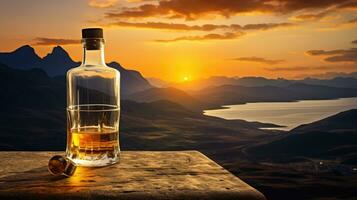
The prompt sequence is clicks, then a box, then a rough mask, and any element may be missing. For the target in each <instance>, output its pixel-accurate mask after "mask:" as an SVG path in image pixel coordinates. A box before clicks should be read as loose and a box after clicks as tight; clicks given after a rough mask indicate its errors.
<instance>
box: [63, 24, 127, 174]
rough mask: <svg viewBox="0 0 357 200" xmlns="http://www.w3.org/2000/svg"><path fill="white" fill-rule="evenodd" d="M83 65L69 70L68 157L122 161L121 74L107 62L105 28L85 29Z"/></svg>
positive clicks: (90, 162) (94, 163)
mask: <svg viewBox="0 0 357 200" xmlns="http://www.w3.org/2000/svg"><path fill="white" fill-rule="evenodd" d="M82 43H83V48H84V54H83V62H82V64H81V66H79V67H76V68H73V69H71V70H69V71H68V72H67V149H66V156H67V157H68V158H69V159H70V160H72V161H73V162H74V163H75V164H76V165H78V166H87V167H100V166H106V165H110V164H114V163H116V162H118V161H119V155H120V147H119V116H120V73H119V71H117V70H116V69H114V68H111V67H108V66H107V65H106V64H105V61H104V39H103V30H102V29H100V28H89V29H83V30H82Z"/></svg>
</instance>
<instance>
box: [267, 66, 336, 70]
mask: <svg viewBox="0 0 357 200" xmlns="http://www.w3.org/2000/svg"><path fill="white" fill-rule="evenodd" d="M327 69H331V67H327V66H318V67H307V66H294V67H275V68H265V70H268V71H304V70H327Z"/></svg>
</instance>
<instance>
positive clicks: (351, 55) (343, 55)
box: [306, 48, 357, 63]
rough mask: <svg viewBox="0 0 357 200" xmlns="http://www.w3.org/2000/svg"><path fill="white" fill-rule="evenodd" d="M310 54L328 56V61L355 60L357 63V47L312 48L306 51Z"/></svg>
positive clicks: (326, 59)
mask: <svg viewBox="0 0 357 200" xmlns="http://www.w3.org/2000/svg"><path fill="white" fill-rule="evenodd" d="M306 54H307V55H310V56H326V58H325V59H324V60H325V61H327V62H354V63H357V48H351V49H337V50H329V51H326V50H310V51H307V52H306Z"/></svg>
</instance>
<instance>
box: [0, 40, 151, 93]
mask: <svg viewBox="0 0 357 200" xmlns="http://www.w3.org/2000/svg"><path fill="white" fill-rule="evenodd" d="M0 63H3V64H4V65H6V66H8V67H11V68H14V69H35V68H39V69H42V70H43V71H45V72H46V73H47V74H48V75H49V76H50V77H55V76H57V77H56V79H58V80H61V81H63V80H65V75H66V73H67V71H68V70H69V69H71V68H73V67H77V66H79V65H80V62H74V61H73V60H72V59H71V57H70V56H69V54H68V53H67V52H66V51H65V50H64V49H63V48H62V47H60V46H56V47H54V48H53V49H52V52H51V53H49V54H47V55H46V56H45V57H43V58H40V57H39V56H38V55H37V54H36V53H35V50H34V49H33V48H32V47H31V46H29V45H25V46H22V47H20V48H18V49H16V50H15V51H13V52H9V53H0ZM108 66H110V67H113V68H115V69H117V70H119V71H120V73H121V86H122V87H121V92H122V95H124V96H125V95H127V94H129V93H134V92H137V91H142V90H145V89H149V88H152V86H151V85H150V83H149V82H148V81H147V80H146V79H145V78H144V77H143V76H142V75H141V74H140V73H139V72H138V71H134V70H127V69H125V68H124V67H122V66H121V65H120V64H118V63H116V62H111V63H109V64H108Z"/></svg>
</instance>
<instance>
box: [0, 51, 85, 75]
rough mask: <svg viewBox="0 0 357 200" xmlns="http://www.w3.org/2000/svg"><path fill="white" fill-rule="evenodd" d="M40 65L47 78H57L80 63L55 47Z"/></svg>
mask: <svg viewBox="0 0 357 200" xmlns="http://www.w3.org/2000/svg"><path fill="white" fill-rule="evenodd" d="M0 62H1V61H0ZM41 64H42V67H41V68H42V69H43V70H45V71H46V72H47V74H48V75H49V76H57V75H64V74H66V73H67V71H68V70H69V69H71V68H73V67H77V66H79V65H80V62H74V61H73V60H72V59H71V57H70V56H69V54H68V53H67V52H66V51H65V50H64V49H63V48H62V47H60V46H56V47H54V48H53V49H52V52H51V53H49V54H47V55H46V56H45V57H43V59H42V63H41Z"/></svg>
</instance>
